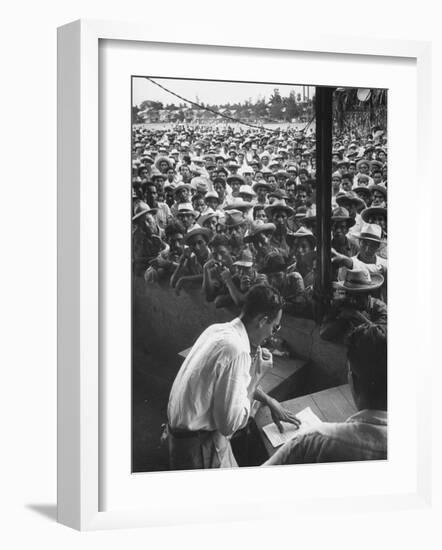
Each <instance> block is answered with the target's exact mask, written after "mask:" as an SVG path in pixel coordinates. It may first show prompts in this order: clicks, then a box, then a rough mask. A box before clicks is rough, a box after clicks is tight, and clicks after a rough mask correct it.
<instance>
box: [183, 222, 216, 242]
mask: <svg viewBox="0 0 442 550" xmlns="http://www.w3.org/2000/svg"><path fill="white" fill-rule="evenodd" d="M195 235H202V236H203V238H204V240H205V241H206V243H208V242H209V241H210V239H211V237H212V234H211V233H210V231H209V230H208V229H207V228H206V227H201V226H200V225H198V224H195V225H194V226H193V227H192V229H190V231H188V232H187V233H186V234H185V235H184V242H185V243H186V244H187V243H188V241H189V239H191V238H192V237H194V236H195Z"/></svg>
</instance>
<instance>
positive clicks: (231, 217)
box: [224, 210, 247, 227]
mask: <svg viewBox="0 0 442 550" xmlns="http://www.w3.org/2000/svg"><path fill="white" fill-rule="evenodd" d="M246 221H247V220H246V219H245V218H244V215H243V213H242V212H241V211H240V210H229V211H228V212H226V213H225V218H224V225H225V226H226V227H237V226H239V225H243V224H244V223H246Z"/></svg>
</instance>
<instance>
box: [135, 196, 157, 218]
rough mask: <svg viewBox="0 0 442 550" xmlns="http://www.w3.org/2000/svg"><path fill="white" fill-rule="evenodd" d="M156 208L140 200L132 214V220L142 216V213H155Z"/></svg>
mask: <svg viewBox="0 0 442 550" xmlns="http://www.w3.org/2000/svg"><path fill="white" fill-rule="evenodd" d="M157 210H158V209H157V208H151V207H150V206H149V205H148V204H147V203H145V202H143V201H140V202H139V203H138V204H137V205H136V207H135V210H134V215H133V216H132V221H134V220H136V219H138V218H140V217H141V216H144V214H153V215H154V214H156V213H157Z"/></svg>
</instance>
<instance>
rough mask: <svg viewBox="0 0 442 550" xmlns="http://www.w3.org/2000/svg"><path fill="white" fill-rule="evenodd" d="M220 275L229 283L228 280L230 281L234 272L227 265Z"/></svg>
mask: <svg viewBox="0 0 442 550" xmlns="http://www.w3.org/2000/svg"><path fill="white" fill-rule="evenodd" d="M219 275H220V277H221V280H222V281H224V282H225V283H227V281H229V280H230V279H231V278H232V274H231V273H230V271H229V270H228V269H227V267H225V268H224V269H223V270H222V271H221V273H220V274H219Z"/></svg>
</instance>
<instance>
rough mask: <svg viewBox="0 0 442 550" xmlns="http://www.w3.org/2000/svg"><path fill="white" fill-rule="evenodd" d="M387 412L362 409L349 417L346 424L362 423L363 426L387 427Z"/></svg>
mask: <svg viewBox="0 0 442 550" xmlns="http://www.w3.org/2000/svg"><path fill="white" fill-rule="evenodd" d="M387 417H388V413H387V411H379V410H374V409H363V410H362V411H358V412H357V413H355V414H353V415H352V416H350V418H348V419H347V422H363V423H365V424H378V425H380V426H386V425H387Z"/></svg>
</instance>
